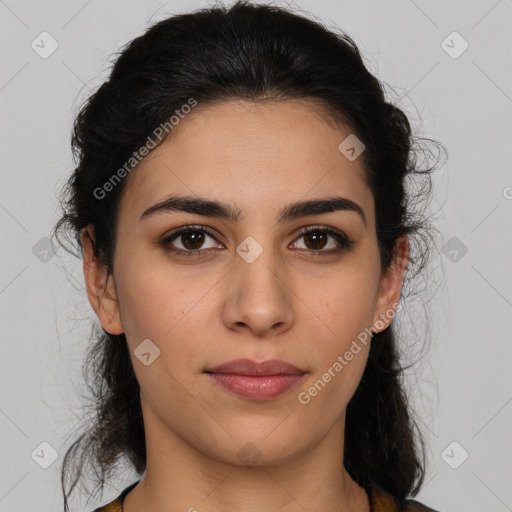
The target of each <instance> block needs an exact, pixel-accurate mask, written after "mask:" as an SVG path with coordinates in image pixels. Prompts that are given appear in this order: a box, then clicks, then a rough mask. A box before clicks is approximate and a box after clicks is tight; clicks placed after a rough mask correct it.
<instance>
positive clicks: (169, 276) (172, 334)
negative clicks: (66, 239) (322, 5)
mask: <svg viewBox="0 0 512 512" xmlns="http://www.w3.org/2000/svg"><path fill="white" fill-rule="evenodd" d="M350 133H351V132H350V129H349V128H348V127H345V126H337V125H334V124H333V123H328V122H327V121H326V120H325V118H324V117H322V116H321V115H319V113H318V110H317V109H315V108H313V106H312V104H309V103H308V102H306V101H298V100H288V101H285V102H266V103H260V104H258V105H256V104H254V103H251V102H247V101H240V100H230V101H225V102H222V103H218V104H215V105H205V106H202V105H198V106H197V107H196V108H195V109H194V110H193V111H192V112H191V113H190V114H189V115H188V116H187V117H186V118H185V119H183V120H181V121H180V123H179V125H178V126H177V127H175V128H174V131H173V133H172V137H171V138H169V139H167V140H166V141H165V142H164V143H163V144H162V145H160V146H159V147H158V148H156V149H155V150H154V151H153V152H152V153H151V154H150V155H149V156H148V157H146V159H145V160H143V161H142V162H141V163H140V164H139V166H138V168H137V169H136V170H135V171H132V173H131V174H130V175H129V181H128V183H127V184H126V185H127V186H126V188H125V190H124V192H123V195H122V198H121V203H120V215H119V224H118V234H117V240H116V247H115V257H114V275H113V278H108V277H107V274H106V269H105V268H104V267H103V266H102V265H100V264H99V263H98V262H97V260H96V259H95V258H94V255H93V251H92V247H91V243H90V241H89V239H88V238H87V237H86V236H85V232H83V233H82V242H83V245H84V275H85V279H86V286H87V293H88V297H89V300H90V302H91V305H92V306H93V308H94V310H95V311H96V314H97V316H98V318H99V321H100V322H101V325H102V327H103V328H104V329H105V330H106V331H108V332H110V333H112V334H120V333H125V335H126V338H127V341H128V345H129V348H130V353H131V355H132V361H133V365H134V369H135V372H136V376H137V379H138V382H139V384H140V388H141V397H140V398H141V405H142V411H143V417H144V425H145V432H146V446H147V470H146V473H145V474H144V477H143V479H142V481H141V483H140V484H139V485H137V487H136V488H135V489H134V490H132V491H131V492H130V493H129V494H128V496H127V497H126V500H125V504H124V510H125V512H136V511H141V510H152V511H154V512H160V511H161V512H164V511H165V512H169V511H178V510H182V511H186V510H190V509H191V508H192V507H193V508H192V510H194V509H196V510H199V511H201V510H208V511H209V512H217V511H219V512H220V511H223V512H226V511H242V510H243V511H245V512H261V510H265V511H269V512H273V511H276V512H277V511H280V512H281V511H286V512H295V511H301V512H303V511H304V510H309V511H314V510H322V511H341V510H345V511H346V510H352V511H357V512H367V511H369V510H370V508H369V502H368V497H367V495H366V493H365V492H364V490H363V489H362V488H361V487H360V486H358V485H357V484H356V483H355V482H354V481H353V480H352V478H351V477H350V475H349V474H348V473H347V471H346V470H345V468H344V466H343V463H342V461H343V439H344V431H345V410H346V406H347V404H348V402H349V400H350V398H351V397H352V395H353V394H354V392H355V390H356V388H357V386H358V384H359V381H360V379H361V376H362V373H363V370H364V367H365V364H366V360H367V355H368V350H369V343H368V344H367V345H366V346H365V345H363V344H360V346H361V351H360V352H358V353H357V355H355V356H354V357H353V359H352V360H351V361H350V362H349V363H348V364H347V365H346V366H345V367H344V368H343V370H342V371H341V372H339V373H337V374H336V377H335V378H333V379H332V380H331V381H330V382H329V383H327V384H326V385H325V387H324V388H323V389H322V390H321V391H320V392H318V394H317V395H316V396H314V397H313V398H312V399H311V401H310V402H309V403H308V404H301V403H300V402H299V401H298V399H297V397H298V394H299V393H300V392H301V391H307V390H308V389H309V388H310V387H311V386H312V385H313V383H314V382H315V381H317V380H318V379H319V378H321V377H322V374H324V373H325V372H326V371H327V370H328V368H330V367H332V365H333V363H334V362H335V361H336V360H337V357H338V356H342V355H343V354H344V353H345V352H346V351H347V350H348V349H349V348H350V346H351V344H352V342H353V340H356V339H357V335H358V334H359V333H361V332H363V331H364V329H365V328H370V327H371V326H374V325H375V322H376V321H377V320H379V319H381V320H382V321H383V324H381V325H380V327H381V328H380V329H377V328H374V329H373V330H374V331H379V330H382V329H385V328H386V327H387V326H388V325H389V323H390V321H391V318H392V315H390V314H389V312H390V311H394V308H395V307H396V303H397V302H398V299H399V297H400V291H401V287H402V281H403V276H404V272H405V268H406V263H407V259H408V255H409V246H408V243H407V239H406V238H405V237H404V238H402V239H400V240H399V241H398V242H397V251H396V255H395V257H394V260H393V263H392V265H391V267H390V268H389V269H387V270H386V271H382V269H381V267H380V262H379V252H378V245H377V238H376V232H375V211H374V201H373V196H372V193H371V190H370V189H369V188H368V186H367V184H366V182H365V180H364V172H363V164H362V159H361V158H358V159H356V160H354V161H349V160H348V159H347V158H345V156H344V155H343V154H342V153H341V152H340V151H339V149H338V145H339V144H340V142H341V141H342V140H343V139H344V138H345V137H347V136H348V135H349V134H350ZM170 194H180V195H197V196H201V197H207V198H209V199H215V200H219V201H222V202H226V203H230V204H232V205H233V206H236V207H237V208H239V209H240V210H241V211H242V216H241V218H240V219H239V221H238V222H237V223H233V222H231V221H229V220H226V219H218V218H213V217H205V216H201V215H198V214H191V213H183V212H166V213H160V214H157V215H154V216H150V217H148V218H145V219H144V220H140V216H141V214H142V212H143V211H144V210H145V209H146V208H148V207H150V206H152V205H154V204H156V203H158V202H159V201H161V200H162V199H164V198H166V197H167V196H168V195H170ZM333 195H339V196H342V197H346V198H349V199H351V200H352V201H354V202H356V203H358V204H359V205H360V207H361V208H362V210H363V211H364V214H365V216H366V223H365V222H364V221H363V220H362V218H361V217H360V216H359V215H358V214H357V213H355V212H353V211H337V212H331V213H324V214H316V215H310V216H307V217H303V218H300V219H296V220H293V221H290V222H287V223H284V224H282V225H281V224H278V223H277V214H278V211H279V210H280V209H281V208H282V207H283V206H285V205H287V204H289V203H292V202H295V201H299V200H305V199H319V198H327V197H332V196H333ZM105 200H108V199H105ZM187 225H194V226H197V225H199V226H205V227H207V228H210V230H211V231H213V232H214V234H216V235H217V236H216V239H214V238H210V237H209V236H206V237H205V239H204V243H203V245H202V246H200V250H203V251H205V253H204V254H205V255H203V256H192V257H186V256H177V255H173V254H171V253H168V252H166V251H165V249H164V247H162V245H161V243H160V242H161V241H162V240H163V239H164V238H165V236H168V235H169V234H170V233H171V232H172V231H173V230H175V229H176V228H179V227H183V226H187ZM311 226H321V227H322V228H331V229H333V230H337V231H342V232H343V233H345V234H346V235H347V236H348V237H349V238H350V239H351V240H353V241H354V246H353V247H352V248H348V249H344V250H342V251H341V252H340V253H338V254H331V255H322V254H318V253H319V252H322V251H323V253H324V254H325V253H326V251H328V250H329V249H331V248H335V247H337V242H336V240H335V239H334V238H332V237H331V236H329V238H328V239H327V241H326V242H325V245H324V246H323V247H322V245H321V244H320V246H319V248H315V247H316V246H315V245H314V243H312V241H311V239H308V237H307V235H306V236H301V237H300V238H299V235H300V231H301V228H305V227H311ZM89 233H90V236H91V237H93V236H94V235H93V230H92V229H89ZM248 236H251V237H253V238H254V239H255V240H256V241H257V242H258V243H259V244H260V246H261V247H262V248H263V252H262V253H261V254H260V255H259V256H258V257H257V258H256V259H255V260H254V261H253V262H252V263H248V262H247V261H245V260H244V259H243V258H241V257H240V256H239V255H238V253H237V252H236V248H237V246H238V245H239V244H240V243H241V242H242V241H243V240H244V239H245V238H246V237H248ZM294 242H295V244H294ZM185 244H188V245H185ZM171 245H174V247H176V248H179V249H182V250H186V249H187V247H188V248H189V250H190V249H194V247H193V246H192V245H191V242H190V238H185V240H183V237H178V238H176V239H175V240H174V241H173V242H172V244H171ZM315 251H316V252H315ZM148 338H149V339H150V340H151V341H152V342H153V343H154V344H155V345H156V346H157V347H158V348H159V349H160V351H161V353H160V356H159V357H157V358H156V359H155V360H154V362H152V363H151V364H150V365H148V366H145V365H144V364H142V363H141V361H140V360H139V359H138V358H137V357H135V356H134V353H133V351H134V350H135V348H136V347H137V346H138V345H139V344H140V343H141V342H142V340H145V339H148ZM240 357H247V358H250V359H254V360H258V361H261V360H266V359H273V358H276V359H282V360H285V361H288V362H290V363H292V364H294V365H296V366H298V367H299V368H300V369H302V370H304V371H306V372H307V373H306V375H305V377H304V378H303V380H302V381H301V382H300V383H299V385H298V386H297V387H295V388H293V389H291V390H289V391H287V392H286V393H285V394H284V395H281V396H279V397H277V398H275V399H273V400H270V401H268V402H254V401H249V400H246V399H243V398H240V397H238V396H235V395H232V394H230V393H229V392H227V391H225V390H223V389H221V388H219V387H218V386H215V385H213V384H212V382H211V381H210V379H209V378H208V377H207V376H206V375H205V374H204V373H203V372H204V370H205V368H207V367H212V366H215V365H217V364H220V363H222V362H225V361H228V360H231V359H235V358H240ZM248 442H250V443H252V444H253V445H254V446H255V447H256V448H257V450H258V451H257V453H258V457H259V459H258V461H257V463H256V464H251V463H248V462H245V461H243V460H242V459H241V458H240V457H239V456H238V455H237V454H238V453H239V450H240V449H242V447H244V445H246V443H248Z"/></svg>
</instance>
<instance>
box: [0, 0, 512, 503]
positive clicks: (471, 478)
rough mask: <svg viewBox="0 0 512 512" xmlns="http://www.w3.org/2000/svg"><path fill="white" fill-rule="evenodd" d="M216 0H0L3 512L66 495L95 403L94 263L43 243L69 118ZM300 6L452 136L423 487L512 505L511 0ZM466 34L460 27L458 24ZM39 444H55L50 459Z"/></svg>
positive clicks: (431, 130) (410, 106)
mask: <svg viewBox="0 0 512 512" xmlns="http://www.w3.org/2000/svg"><path fill="white" fill-rule="evenodd" d="M206 5H208V4H207V3H206V2H195V1H194V2H192V1H177V0H173V1H169V2H164V1H159V2H156V1H151V0H146V1H138V2H134V1H131V2H126V1H123V2H121V1H110V2H100V1H98V0H91V1H89V2H87V1H66V2H64V1H57V0H52V1H48V2H36V1H26V2H23V1H20V0H17V1H15V0H6V1H2V0H0V34H1V36H0V37H1V42H2V47H1V48H2V49H1V52H2V67H1V70H0V108H1V119H2V121H1V124H0V126H1V137H0V140H1V145H2V165H1V180H2V181H1V188H0V225H1V229H2V244H1V252H0V257H1V260H0V269H1V270H0V304H1V310H0V314H1V322H2V323H1V330H0V333H1V336H2V345H1V347H2V357H1V390H2V392H1V396H0V429H1V433H2V435H1V441H0V451H1V454H2V455H1V460H2V463H1V475H0V512H7V511H8V512H18V511H48V510H62V502H61V500H62V498H61V493H60V476H59V471H60V465H61V463H62V457H63V455H64V450H65V448H66V447H68V446H69V444H70V442H71V440H72V439H74V432H72V428H73V427H74V426H75V425H76V424H77V421H78V420H79V418H80V413H81V410H82V402H81V398H80V394H79V392H80V391H81V389H82V388H81V383H82V380H81V374H80V368H81V364H82V359H83V356H84V350H85V348H86V345H87V343H88V340H89V334H90V324H91V320H92V319H94V318H95V317H94V313H93V312H92V309H91V308H90V306H89V303H88V302H87V298H86V295H85V290H84V287H83V274H82V268H81V261H79V260H77V259H74V258H73V257H71V256H69V255H67V253H65V252H64V251H63V250H62V249H60V248H58V249H57V251H56V253H55V254H54V253H52V251H51V248H50V247H48V242H47V240H46V239H47V237H48V235H49V232H50V229H51V227H52V225H53V224H54V222H55V221H56V219H57V217H58V214H59V209H58V203H57V199H56V196H57V193H58V190H59V187H60V186H61V185H62V183H63V182H64V180H65V179H66V178H67V176H68V174H69V173H70V171H71V168H72V160H71V152H70V148H69V140H70V129H71V123H72V119H73V115H74V114H76V111H77V108H78V106H79V104H80V102H81V101H82V100H83V99H84V98H85V97H86V96H87V95H88V94H89V93H90V91H91V90H94V89H95V88H96V87H98V86H99V84H100V83H101V82H102V80H103V79H104V78H105V77H106V76H107V73H108V67H109V64H108V59H109V55H110V54H111V53H113V52H114V51H116V50H117V49H119V48H120V47H121V46H122V45H123V44H124V43H126V42H127V41H129V40H130V39H132V38H134V37H136V36H138V35H140V34H141V33H142V32H143V31H144V30H145V29H146V27H147V26H148V24H149V23H152V22H156V21H159V20H160V19H162V18H164V17H166V16H167V15H169V14H172V13H178V12H186V11H190V10H192V9H194V8H196V7H202V6H206ZM292 5H296V6H298V7H300V8H302V9H304V10H307V11H310V12H311V13H313V14H314V15H316V16H318V17H319V18H321V19H322V20H323V21H324V22H325V23H326V24H327V25H328V26H331V27H335V26H336V25H338V26H339V27H340V28H341V29H343V30H345V31H346V32H347V33H348V34H349V35H350V36H351V37H353V38H354V39H355V41H356V43H357V44H358V45H359V47H360V49H361V50H362V51H363V53H364V54H365V56H366V62H367V64H368V66H369V67H370V70H371V71H372V72H374V73H375V74H377V76H378V77H379V78H381V79H383V80H384V81H385V82H387V83H388V84H390V85H391V86H392V87H394V88H395V91H396V95H395V99H397V100H400V101H399V104H400V106H401V107H402V108H404V109H405V110H406V111H407V112H408V113H409V114H410V115H411V120H412V121H413V123H415V125H417V120H418V117H421V119H422V125H421V127H420V128H419V130H420V131H419V133H422V134H424V135H426V136H430V137H433V138H434V139H438V140H440V141H441V142H442V143H443V144H444V145H445V147H446V148H447V150H448V153H449V159H448V161H447V163H446V165H445V166H444V167H443V168H442V169H441V170H440V171H438V172H437V173H436V179H435V185H436V190H435V194H436V196H435V197H436V199H435V204H434V209H437V210H439V212H438V220H437V223H436V225H437V227H438V229H440V231H441V233H442V236H443V239H444V240H443V242H442V243H443V244H445V245H444V246H443V248H442V250H441V251H440V252H439V253H437V254H436V255H435V257H434V258H433V267H432V271H431V273H430V275H431V277H432V278H431V279H430V280H429V283H428V286H427V290H426V292H427V293H426V295H425V297H427V299H426V300H430V305H429V307H430V309H431V313H430V320H429V323H428V324H426V323H425V319H423V318H422V314H423V313H422V309H421V307H419V308H418V310H417V312H414V310H413V309H411V310H409V311H408V319H409V321H410V322H411V325H414V329H415V330H416V332H419V333H420V334H419V339H420V341H421V338H422V337H423V335H422V334H421V332H422V330H423V331H424V332H425V330H428V333H429V334H430V336H431V338H432V344H431V347H430V350H429V351H427V352H426V353H425V354H424V356H423V358H422V359H421V361H420V363H418V364H417V365H416V367H415V369H414V372H412V373H410V374H409V376H408V385H409V386H410V389H411V393H412V396H411V399H412V400H413V402H414V404H415V406H416V408H417V411H418V418H419V422H420V425H421V426H422V429H423V431H424V432H425V439H426V442H427V446H428V450H427V454H428V457H429V460H428V470H427V476H426V480H425V482H426V483H425V486H424V487H423V489H422V491H421V492H420V494H419V495H418V496H417V498H416V499H418V500H419V501H422V502H424V503H426V504H428V505H429V506H431V507H433V508H436V509H439V510H441V512H449V511H453V512H455V511H460V510H465V511H486V512H490V511H496V512H501V511H506V510H512V485H511V482H512V471H511V469H510V460H511V459H512V445H511V441H510V431H511V429H510V425H511V419H512V403H511V402H512V385H511V383H512V372H511V355H512V344H511V339H510V326H509V322H510V320H511V318H512V316H511V313H512V309H511V308H512V272H511V271H510V262H511V261H512V258H511V256H512V239H511V235H510V233H511V232H512V231H511V224H512V223H511V220H512V215H511V213H512V199H511V198H512V173H511V172H510V162H511V147H512V144H511V135H512V132H511V130H510V128H511V124H512V122H511V114H512V87H511V84H512V82H511V78H512V69H511V63H512V59H511V39H512V30H511V28H512V24H511V19H512V2H511V1H510V0H499V1H496V0H485V1H484V0H480V1H473V2H467V1H451V2H446V1H439V0H436V1H430V2H427V1H425V0H415V1H412V0H393V1H385V2H378V1H374V2H365V1H357V0H350V1H342V2H340V1H334V0H314V1H313V0H300V1H298V2H297V3H296V4H292ZM44 31H46V32H48V33H49V34H50V35H51V37H52V38H53V39H54V40H56V41H57V43H58V48H57V50H56V51H55V52H54V53H53V54H52V55H50V56H49V57H48V58H46V59H44V58H42V57H41V56H40V55H39V54H38V53H37V52H36V51H35V50H34V49H32V47H31V44H32V42H33V41H35V43H34V44H36V43H38V41H39V45H40V46H42V45H43V44H42V43H41V42H40V41H41V37H46V38H47V39H45V43H44V46H45V48H46V49H48V48H50V39H48V36H40V34H41V33H42V32H44ZM454 31H456V32H458V33H459V34H460V36H461V37H462V38H463V39H461V38H460V37H459V36H457V35H455V36H450V37H449V38H448V39H447V37H448V36H449V35H450V34H452V32H454ZM445 40H446V42H445V43H444V47H443V44H442V42H443V41H445ZM464 40H465V41H467V43H468V44H469V47H468V48H467V50H466V51H464V52H463V53H462V54H460V55H458V54H459V53H460V51H461V50H462V49H463V44H464ZM447 45H448V47H447ZM450 47H451V48H450ZM446 50H447V51H448V52H451V54H452V55H451V56H450V55H449V53H447V51H446ZM40 51H41V50H40ZM454 57H456V58H454ZM466 250H467V252H465V251H466ZM45 251H46V252H45ZM436 276H437V277H436ZM428 297H430V299H428ZM406 321H407V319H406V318H403V322H404V325H406ZM411 332H412V331H411ZM413 335H414V332H412V334H411V336H413ZM414 342H418V340H417V339H416V338H414V339H412V340H411V339H410V341H409V346H410V347H411V346H412V345H413V343H414ZM418 343H419V342H418ZM43 442H46V443H49V444H50V445H51V447H53V448H54V449H55V451H56V452H57V459H56V460H55V461H54V462H53V463H51V462H52V460H51V448H49V447H48V446H47V445H42V446H41V443H43ZM454 442H455V443H457V444H452V443H454ZM465 452H467V454H468V455H469V456H468V458H467V459H466V460H464V461H463V459H464V456H465ZM37 454H39V457H38V456H37ZM43 454H44V456H43ZM462 461H463V462H462ZM50 463H51V464H50ZM45 464H50V465H49V467H48V468H47V469H43V467H41V465H43V466H44V465H45ZM455 466H458V467H457V468H456V469H455V468H454V467H455ZM123 471H124V473H122V475H121V476H120V477H119V479H117V480H115V481H112V482H111V486H109V487H107V490H106V493H105V494H104V496H103V499H102V500H99V499H98V500H97V501H90V502H89V503H88V504H87V505H86V504H85V503H84V502H80V503H79V502H76V504H75V506H76V510H82V509H85V510H93V509H94V508H95V506H97V505H99V504H100V501H101V503H105V502H106V501H107V500H110V499H112V498H113V497H115V496H116V495H117V494H118V492H119V491H120V490H121V489H123V488H124V487H125V486H126V485H128V484H129V483H131V482H133V481H134V478H135V477H134V474H133V473H131V472H130V471H127V469H126V467H125V468H124V469H123ZM72 509H73V510H75V508H72ZM311 512H313V511H311Z"/></svg>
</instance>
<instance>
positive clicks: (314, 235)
mask: <svg viewBox="0 0 512 512" xmlns="http://www.w3.org/2000/svg"><path fill="white" fill-rule="evenodd" d="M306 240H312V241H313V244H312V245H313V247H310V248H313V249H322V248H323V247H324V245H325V234H318V232H317V231H312V232H310V233H308V235H307V236H306ZM322 242H323V243H322ZM306 245H308V244H306ZM318 245H320V247H318ZM308 247H309V245H308Z"/></svg>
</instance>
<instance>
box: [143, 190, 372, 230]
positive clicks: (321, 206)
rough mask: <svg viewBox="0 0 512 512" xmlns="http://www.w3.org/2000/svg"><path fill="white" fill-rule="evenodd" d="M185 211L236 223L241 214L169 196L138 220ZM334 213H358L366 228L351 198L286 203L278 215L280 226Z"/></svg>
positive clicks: (204, 201) (217, 204)
mask: <svg viewBox="0 0 512 512" xmlns="http://www.w3.org/2000/svg"><path fill="white" fill-rule="evenodd" d="M175 211H180V212H187V213H195V214H198V215H204V216H206V217H217V218H221V219H226V220H229V221H231V222H233V223H236V222H238V220H239V218H240V215H241V213H242V212H241V211H240V210H238V209H236V208H235V207H233V206H232V205H230V204H226V203H221V202H218V201H213V200H210V199H207V198H202V197H195V196H194V197H192V196H170V197H168V198H166V199H165V200H163V201H161V202H159V203H157V204H154V205H153V206H150V207H149V208H148V209H147V210H145V211H144V212H143V213H142V215H141V216H140V220H143V219H145V218H148V217H150V216H153V215H155V214H158V213H165V212H175ZM337 211H351V212H355V213H357V214H359V215H360V216H361V218H362V219H363V222H364V224H365V225H366V217H365V215H364V212H363V209H362V208H361V207H360V206H359V205H358V204H357V203H355V202H354V201H352V200H351V199H348V198H346V197H329V198H324V199H312V200H307V201H299V202H296V203H292V204H289V205H287V206H285V207H284V208H282V209H281V211H280V212H279V216H278V222H279V223H280V224H282V223H285V222H289V221H292V220H294V219H298V218H300V217H305V216H307V215H319V214H323V213H332V212H337Z"/></svg>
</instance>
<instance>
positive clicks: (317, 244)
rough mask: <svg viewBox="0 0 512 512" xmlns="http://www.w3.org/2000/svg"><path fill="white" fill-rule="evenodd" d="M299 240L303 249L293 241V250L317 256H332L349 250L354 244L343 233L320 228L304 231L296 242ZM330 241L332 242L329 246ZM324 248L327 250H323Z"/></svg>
mask: <svg viewBox="0 0 512 512" xmlns="http://www.w3.org/2000/svg"><path fill="white" fill-rule="evenodd" d="M300 239H303V243H304V246H305V247H300V246H299V242H297V241H295V242H294V244H293V245H294V246H295V247H294V248H295V249H305V250H307V251H309V252H311V253H318V255H322V254H323V255H329V254H334V253H337V252H340V251H343V250H344V249H350V248H351V247H353V245H354V242H353V241H352V240H350V239H349V238H348V237H347V236H346V235H345V234H344V233H341V232H337V231H334V230H332V229H328V228H321V227H313V228H309V229H305V230H304V231H303V232H302V233H301V234H300V236H299V237H298V238H297V239H296V240H300ZM330 239H332V242H331V245H330V246H329V245H328V244H329V243H330V242H329V240H330ZM326 248H327V250H324V249H326ZM316 255H317V254H315V256H316Z"/></svg>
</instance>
